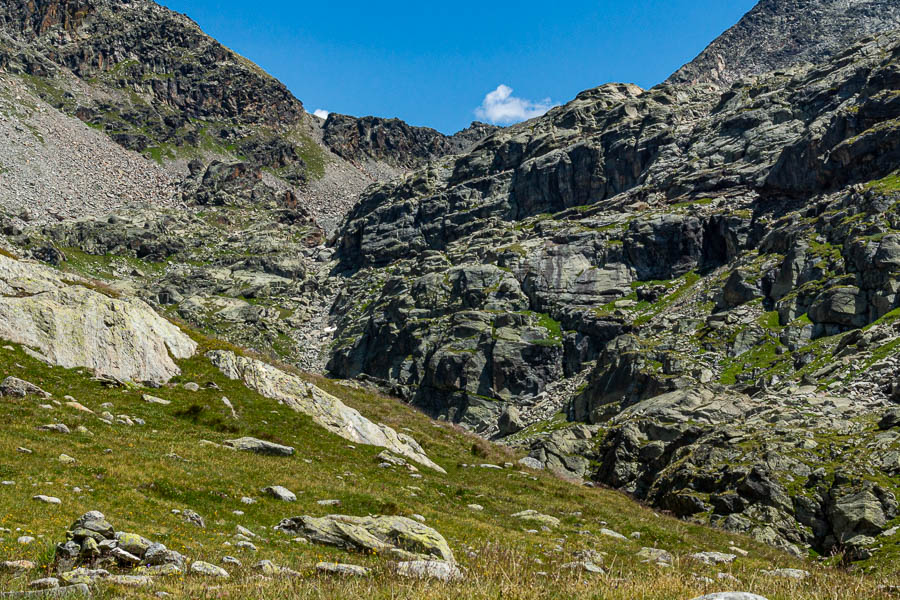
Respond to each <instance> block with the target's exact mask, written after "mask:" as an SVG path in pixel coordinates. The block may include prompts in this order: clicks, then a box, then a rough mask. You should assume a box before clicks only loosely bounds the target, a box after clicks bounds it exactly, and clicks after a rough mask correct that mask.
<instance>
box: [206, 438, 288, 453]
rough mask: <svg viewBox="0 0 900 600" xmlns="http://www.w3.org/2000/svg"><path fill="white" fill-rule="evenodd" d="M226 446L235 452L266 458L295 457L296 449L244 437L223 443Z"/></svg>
mask: <svg viewBox="0 0 900 600" xmlns="http://www.w3.org/2000/svg"><path fill="white" fill-rule="evenodd" d="M222 443H223V444H225V445H226V446H229V447H231V448H234V449H235V450H243V451H245V452H253V453H254V454H264V455H266V456H293V455H294V449H293V448H292V447H291V446H282V445H281V444H276V443H274V442H267V441H265V440H258V439H256V438H253V437H242V438H238V439H236V440H225V441H224V442H222Z"/></svg>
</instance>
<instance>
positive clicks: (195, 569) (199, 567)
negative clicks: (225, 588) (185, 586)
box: [191, 560, 229, 579]
mask: <svg viewBox="0 0 900 600" xmlns="http://www.w3.org/2000/svg"><path fill="white" fill-rule="evenodd" d="M191 575H199V576H201V577H215V578H218V579H228V578H229V575H228V571H226V570H225V569H223V568H222V567H219V566H216V565H213V564H210V563H208V562H203V561H202V560H195V561H194V562H192V563H191Z"/></svg>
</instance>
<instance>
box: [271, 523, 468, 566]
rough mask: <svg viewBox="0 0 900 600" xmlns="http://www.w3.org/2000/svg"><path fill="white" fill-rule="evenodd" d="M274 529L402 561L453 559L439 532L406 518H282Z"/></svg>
mask: <svg viewBox="0 0 900 600" xmlns="http://www.w3.org/2000/svg"><path fill="white" fill-rule="evenodd" d="M276 529H279V530H281V531H285V532H288V533H291V534H298V535H302V536H303V537H305V538H307V539H308V540H309V541H311V542H313V543H316V544H323V545H326V546H334V547H337V548H344V549H346V550H354V551H357V552H378V553H381V554H385V553H387V554H390V555H393V556H394V557H396V558H400V559H403V560H429V559H434V558H437V559H440V560H443V561H446V562H448V563H451V564H453V563H455V562H456V561H455V559H454V558H453V552H452V551H451V550H450V546H448V545H447V541H446V540H445V539H444V538H443V536H441V534H440V533H438V532H437V531H435V530H434V529H432V528H431V527H428V526H426V525H423V524H421V523H419V522H418V521H414V520H413V519H407V518H406V517H396V516H379V517H351V516H346V515H329V516H327V517H321V518H317V517H308V516H303V517H293V518H290V519H284V520H283V521H281V523H279V524H278V526H277V527H276Z"/></svg>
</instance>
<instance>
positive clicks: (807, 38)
mask: <svg viewBox="0 0 900 600" xmlns="http://www.w3.org/2000/svg"><path fill="white" fill-rule="evenodd" d="M897 28H900V6H898V5H897V3H896V2H894V1H893V0H762V1H761V2H759V4H757V5H756V6H755V7H753V9H752V10H751V11H750V12H749V13H747V14H746V15H745V16H744V18H743V19H741V20H740V21H739V22H738V23H737V24H736V25H735V26H734V27H732V28H731V29H729V30H728V31H726V32H725V33H723V34H722V35H721V36H720V37H718V38H717V39H716V40H715V41H714V42H713V43H712V44H710V45H709V46H708V47H707V48H706V49H705V50H704V51H703V52H702V53H700V55H699V56H698V57H697V58H695V59H694V60H692V61H691V62H689V63H688V64H686V65H684V66H683V67H681V68H680V69H679V70H678V71H676V72H675V73H674V74H672V76H671V77H669V79H668V81H667V83H715V84H717V85H720V86H723V87H728V86H729V85H731V84H732V83H734V82H735V81H737V80H738V79H740V78H741V77H745V76H747V75H760V74H762V73H767V72H769V71H775V70H778V69H783V68H785V67H789V66H791V65H794V64H797V63H800V62H809V63H820V62H822V61H825V60H828V59H831V58H833V57H834V56H835V55H836V54H839V53H840V52H842V51H843V50H844V49H845V48H846V47H847V46H849V45H850V44H852V43H853V42H855V41H856V40H857V39H859V38H861V37H864V36H867V35H872V34H876V33H882V32H885V31H890V30H892V29H897Z"/></svg>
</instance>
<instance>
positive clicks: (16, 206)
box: [0, 74, 177, 233]
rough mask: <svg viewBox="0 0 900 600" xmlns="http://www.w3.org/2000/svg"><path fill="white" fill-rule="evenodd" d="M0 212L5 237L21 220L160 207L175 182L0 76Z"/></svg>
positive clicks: (21, 85)
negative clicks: (0, 141)
mask: <svg viewBox="0 0 900 600" xmlns="http://www.w3.org/2000/svg"><path fill="white" fill-rule="evenodd" d="M0 138H2V139H3V144H2V145H0V211H2V212H4V213H6V214H7V215H9V216H10V217H11V218H10V219H8V220H7V221H6V222H4V223H3V227H5V228H7V233H11V232H12V231H14V230H15V229H18V228H21V227H23V226H24V225H25V223H24V222H23V221H22V220H18V221H17V220H16V219H18V217H24V219H25V221H28V222H33V221H37V222H44V223H45V222H48V221H54V222H55V221H56V220H58V219H64V218H73V217H86V216H91V215H96V214H106V213H108V212H111V211H112V210H116V209H120V208H123V207H126V206H145V207H146V206H167V205H171V204H172V196H173V193H174V192H175V189H176V186H177V178H176V177H175V176H173V174H172V173H170V172H169V171H167V170H166V169H163V168H162V167H161V166H160V165H158V164H156V163H155V162H153V161H150V160H147V159H146V158H144V157H143V156H141V155H140V154H137V153H136V152H131V151H127V150H124V149H123V148H122V147H121V146H119V145H117V144H116V143H115V142H113V141H112V140H110V139H109V137H108V136H106V135H104V134H103V133H101V132H98V131H95V130H93V129H91V128H90V127H88V126H87V125H85V124H84V123H82V122H81V121H80V120H78V119H77V118H75V117H69V116H66V115H63V114H62V113H60V112H59V111H57V110H55V109H54V108H53V107H52V106H49V105H48V104H46V103H45V102H44V101H43V100H41V99H40V98H39V97H37V96H36V95H35V94H34V93H33V92H32V91H31V89H30V88H29V86H28V85H27V83H25V82H23V81H21V80H19V79H18V78H16V77H14V76H11V75H2V74H0Z"/></svg>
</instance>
